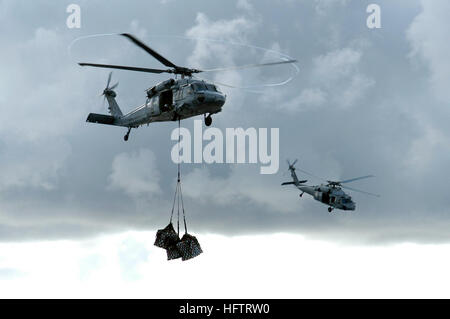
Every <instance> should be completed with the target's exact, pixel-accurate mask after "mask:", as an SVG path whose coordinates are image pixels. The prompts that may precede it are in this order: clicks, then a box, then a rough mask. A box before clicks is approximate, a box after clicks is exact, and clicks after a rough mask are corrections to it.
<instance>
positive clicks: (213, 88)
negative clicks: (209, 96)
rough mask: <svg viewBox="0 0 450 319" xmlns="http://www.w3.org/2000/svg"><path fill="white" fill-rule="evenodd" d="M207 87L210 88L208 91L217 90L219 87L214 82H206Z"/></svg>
mask: <svg viewBox="0 0 450 319" xmlns="http://www.w3.org/2000/svg"><path fill="white" fill-rule="evenodd" d="M206 87H207V88H208V91H214V92H217V88H216V86H215V85H212V84H206Z"/></svg>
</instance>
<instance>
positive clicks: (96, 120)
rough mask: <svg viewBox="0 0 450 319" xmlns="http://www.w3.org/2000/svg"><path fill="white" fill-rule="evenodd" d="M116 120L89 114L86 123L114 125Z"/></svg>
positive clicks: (109, 116)
mask: <svg viewBox="0 0 450 319" xmlns="http://www.w3.org/2000/svg"><path fill="white" fill-rule="evenodd" d="M115 120H116V118H115V117H114V116H111V115H105V114H96V113H90V114H89V116H88V118H87V119H86V122H90V123H99V124H107V125H114V122H115Z"/></svg>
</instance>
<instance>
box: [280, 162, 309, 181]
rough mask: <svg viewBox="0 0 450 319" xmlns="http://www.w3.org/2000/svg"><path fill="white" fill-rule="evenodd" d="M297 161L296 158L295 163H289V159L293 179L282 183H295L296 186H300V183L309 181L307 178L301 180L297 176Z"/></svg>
mask: <svg viewBox="0 0 450 319" xmlns="http://www.w3.org/2000/svg"><path fill="white" fill-rule="evenodd" d="M295 163H297V160H295V161H294V163H292V164H291V163H289V161H288V165H289V170H290V171H291V177H292V179H293V181H292V182H285V183H283V184H281V185H295V186H298V185H300V184H304V183H306V182H307V180H301V181H300V180H299V179H298V178H297V174H296V173H295V167H294V165H295Z"/></svg>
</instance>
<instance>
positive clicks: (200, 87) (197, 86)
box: [192, 83, 207, 91]
mask: <svg viewBox="0 0 450 319" xmlns="http://www.w3.org/2000/svg"><path fill="white" fill-rule="evenodd" d="M192 87H193V88H194V90H195V91H206V90H207V88H206V85H204V84H203V83H193V84H192Z"/></svg>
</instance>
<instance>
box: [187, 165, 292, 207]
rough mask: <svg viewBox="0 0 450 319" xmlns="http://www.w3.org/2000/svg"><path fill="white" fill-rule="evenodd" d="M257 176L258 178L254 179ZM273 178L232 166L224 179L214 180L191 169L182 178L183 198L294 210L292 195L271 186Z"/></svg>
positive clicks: (222, 204)
mask: <svg viewBox="0 0 450 319" xmlns="http://www.w3.org/2000/svg"><path fill="white" fill-rule="evenodd" d="M258 175H259V176H258ZM274 180H275V181H276V182H278V180H277V178H267V177H266V176H265V175H260V174H258V170H257V169H251V168H249V167H240V166H238V165H236V166H233V167H232V169H231V172H230V174H229V175H228V176H227V177H218V176H216V177H214V176H212V175H211V173H210V171H209V169H208V168H204V169H198V168H197V169H194V170H193V171H192V172H191V173H189V174H187V175H186V176H185V177H184V184H185V187H184V188H183V189H184V192H185V194H186V196H188V197H190V198H192V199H194V200H195V201H198V202H201V203H204V204H209V203H211V202H213V203H215V204H216V205H221V206H225V207H227V206H229V204H230V202H233V203H234V205H239V204H242V203H247V202H248V201H250V202H252V203H253V205H258V206H259V207H264V208H269V209H270V210H275V211H277V212H282V213H287V212H293V211H295V210H296V208H297V207H296V206H295V205H292V201H289V199H290V198H292V194H291V193H289V192H286V191H285V190H284V189H283V188H282V187H278V188H275V189H274V187H273V185H274V184H273V181H274Z"/></svg>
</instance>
